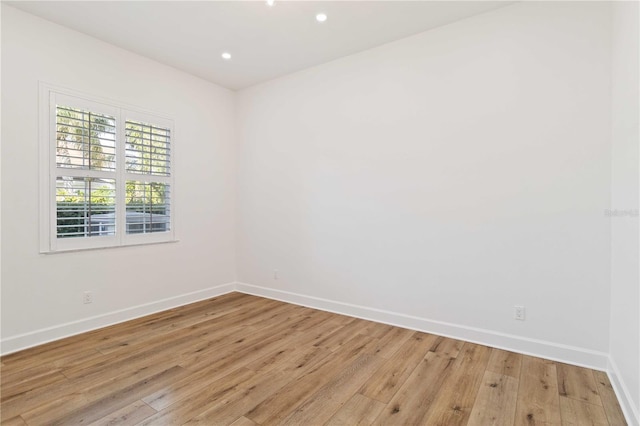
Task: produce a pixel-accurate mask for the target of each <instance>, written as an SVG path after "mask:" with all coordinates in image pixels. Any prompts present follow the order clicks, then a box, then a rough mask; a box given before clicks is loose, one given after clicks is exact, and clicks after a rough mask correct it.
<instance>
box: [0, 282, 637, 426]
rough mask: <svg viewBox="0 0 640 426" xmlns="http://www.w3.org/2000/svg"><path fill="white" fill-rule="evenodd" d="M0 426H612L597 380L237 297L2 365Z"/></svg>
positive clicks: (560, 367)
mask: <svg viewBox="0 0 640 426" xmlns="http://www.w3.org/2000/svg"><path fill="white" fill-rule="evenodd" d="M0 368H1V370H0V374H1V379H2V386H1V391H2V392H1V396H0V401H1V404H0V409H1V419H2V424H3V425H24V424H28V425H76V424H82V425H89V424H90V425H111V424H123V425H125V424H126V425H133V424H141V425H182V424H189V425H196V424H199V425H234V426H249V425H256V424H283V425H285V424H286V425H305V426H307V425H311V426H312V425H359V424H367V425H368V424H375V425H382V424H386V425H446V426H452V425H480V426H484V425H541V424H545V425H580V426H583V425H592V424H593V425H624V424H625V421H624V418H623V415H622V413H621V411H620V408H619V406H618V402H617V400H616V397H615V395H614V393H613V390H612V388H611V385H610V383H609V381H608V379H607V376H606V374H604V373H602V372H598V371H593V370H589V369H585V368H579V367H575V366H571V365H567V364H561V363H557V362H552V361H547V360H544V359H540V358H534V357H530V356H523V355H519V354H515V353H512V352H506V351H502V350H498V349H491V348H488V347H486V346H481V345H476V344H472V343H465V342H462V341H458V340H453V339H448V338H443V337H438V336H434V335H430V334H426V333H421V332H417V331H412V330H406V329H402V328H398V327H392V326H388V325H384V324H379V323H375V322H371V321H365V320H360V319H354V318H350V317H346V316H342V315H336V314H332V313H327V312H323V311H318V310H314V309H309V308H305V307H300V306H296V305H290V304H286V303H282V302H278V301H273V300H268V299H263V298H259V297H255V296H249V295H244V294H240V293H231V294H227V295H224V296H220V297H217V298H214V299H209V300H206V301H202V302H198V303H195V304H191V305H188V306H184V307H180V308H176V309H172V310H169V311H165V312H161V313H158V314H154V315H151V316H147V317H144V318H140V319H137V320H133V321H129V322H127V323H123V324H119V325H115V326H112V327H108V328H104V329H100V330H97V331H93V332H90V333H85V334H82V335H79V336H74V337H71V338H68V339H64V340H60V341H57V342H54V343H50V344H46V345H43V346H39V347H36V348H32V349H28V350H25V351H22V352H19V353H15V354H11V355H8V356H5V357H3V358H2V359H1V364H0Z"/></svg>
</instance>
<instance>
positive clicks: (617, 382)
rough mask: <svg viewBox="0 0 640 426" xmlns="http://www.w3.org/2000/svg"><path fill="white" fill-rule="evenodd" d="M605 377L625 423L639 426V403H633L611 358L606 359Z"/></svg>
mask: <svg viewBox="0 0 640 426" xmlns="http://www.w3.org/2000/svg"><path fill="white" fill-rule="evenodd" d="M607 375H608V376H609V381H610V382H611V386H612V387H613V390H614V392H615V393H616V396H617V397H618V402H619V403H620V407H621V408H622V412H623V413H624V416H625V418H626V419H627V423H628V424H629V426H640V407H639V406H638V405H637V404H640V401H637V402H636V403H634V402H633V399H632V398H631V394H630V393H629V388H628V387H627V386H626V384H625V383H624V380H623V379H622V375H621V374H620V370H618V366H617V365H616V363H615V361H614V360H613V359H612V358H611V357H609V358H608V364H607Z"/></svg>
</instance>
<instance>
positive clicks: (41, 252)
mask: <svg viewBox="0 0 640 426" xmlns="http://www.w3.org/2000/svg"><path fill="white" fill-rule="evenodd" d="M179 242H180V240H178V239H175V240H168V241H149V242H136V243H132V244H121V245H113V246H104V247H87V248H69V249H66V248H65V249H58V250H47V251H40V254H46V255H50V254H61V253H76V252H84V251H96V250H112V249H118V248H126V247H140V246H152V245H161V244H174V243H179Z"/></svg>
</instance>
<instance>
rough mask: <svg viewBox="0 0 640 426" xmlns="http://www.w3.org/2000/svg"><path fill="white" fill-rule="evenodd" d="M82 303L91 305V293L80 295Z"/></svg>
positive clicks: (86, 292)
mask: <svg viewBox="0 0 640 426" xmlns="http://www.w3.org/2000/svg"><path fill="white" fill-rule="evenodd" d="M82 302H83V303H84V304H85V305H86V304H88V303H93V293H91V292H90V291H85V292H84V293H82Z"/></svg>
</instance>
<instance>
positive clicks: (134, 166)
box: [125, 121, 171, 176]
mask: <svg viewBox="0 0 640 426" xmlns="http://www.w3.org/2000/svg"><path fill="white" fill-rule="evenodd" d="M125 131H126V142H127V144H126V153H125V156H126V164H127V172H129V173H141V174H146V175H155V176H169V175H170V174H171V170H170V166H171V161H170V160H171V158H170V157H171V146H170V145H171V132H170V130H169V129H165V128H162V127H157V126H154V125H151V124H145V123H140V122H137V121H127V122H126V124H125Z"/></svg>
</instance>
